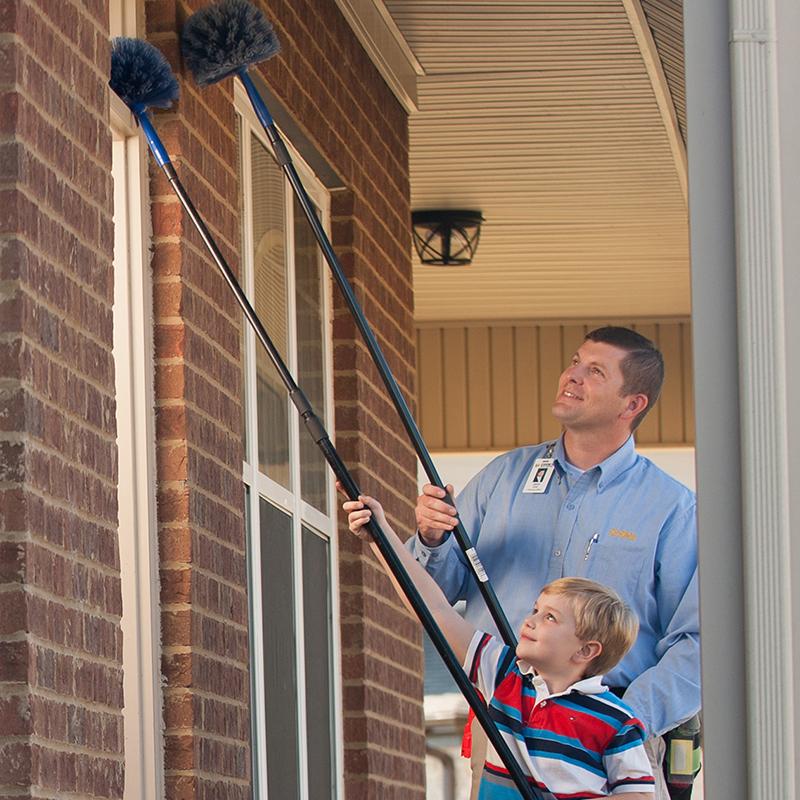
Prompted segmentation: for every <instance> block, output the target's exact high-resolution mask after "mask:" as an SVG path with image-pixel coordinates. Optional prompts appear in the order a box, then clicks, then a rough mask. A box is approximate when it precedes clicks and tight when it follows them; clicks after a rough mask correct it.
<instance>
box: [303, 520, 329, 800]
mask: <svg viewBox="0 0 800 800" xmlns="http://www.w3.org/2000/svg"><path fill="white" fill-rule="evenodd" d="M329 549H330V545H329V543H328V540H327V539H324V538H323V537H321V536H318V535H317V534H316V533H314V531H312V530H310V529H309V528H306V527H305V526H304V527H303V609H304V610H303V622H304V626H303V628H304V644H305V667H306V736H307V740H308V798H309V800H328V799H329V798H334V797H335V796H336V784H335V781H334V777H333V775H334V773H333V742H334V739H333V731H332V728H333V686H332V680H331V663H332V654H331V649H332V641H331V625H332V619H331V603H330V591H331V588H330V572H329V569H328V567H329V558H330V556H329Z"/></svg>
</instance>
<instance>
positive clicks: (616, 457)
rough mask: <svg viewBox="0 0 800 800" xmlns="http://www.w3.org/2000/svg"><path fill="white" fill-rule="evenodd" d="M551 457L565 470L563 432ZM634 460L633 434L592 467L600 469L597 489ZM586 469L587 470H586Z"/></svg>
mask: <svg viewBox="0 0 800 800" xmlns="http://www.w3.org/2000/svg"><path fill="white" fill-rule="evenodd" d="M553 458H555V460H556V461H557V462H558V465H559V467H560V468H561V470H562V471H566V466H565V465H566V464H567V463H568V462H567V454H566V451H565V450H564V434H561V436H560V437H559V439H558V441H557V442H556V447H555V450H554V451H553ZM635 461H636V449H635V447H634V442H633V435H631V436H629V437H628V438H627V439H626V440H625V444H623V445H622V447H620V448H619V449H618V450H615V451H614V452H613V453H612V454H611V455H610V456H609V457H608V458H607V459H606V460H605V461H601V462H600V463H599V464H597V465H596V466H594V467H592V469H597V470H600V475H601V477H600V480H599V481H598V483H597V491H598V492H602V491H603V489H605V487H606V486H608V485H609V484H610V483H611V482H612V481H614V480H615V479H616V478H617V476H619V475H621V474H622V473H623V472H625V470H627V469H629V468H630V467H632V466H633V464H634V462H635ZM587 471H588V470H587Z"/></svg>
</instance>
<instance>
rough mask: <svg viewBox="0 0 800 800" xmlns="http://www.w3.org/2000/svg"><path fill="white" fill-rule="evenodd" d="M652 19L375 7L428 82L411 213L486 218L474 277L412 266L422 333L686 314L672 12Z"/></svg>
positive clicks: (419, 4) (418, 128)
mask: <svg viewBox="0 0 800 800" xmlns="http://www.w3.org/2000/svg"><path fill="white" fill-rule="evenodd" d="M648 6H649V7H650V9H651V10H652V7H653V6H658V4H657V3H655V2H653V1H652V0H651V1H650V2H646V3H645V4H644V5H642V3H641V2H640V0H584V2H576V1H575V0H562V1H561V2H556V1H554V0H549V1H548V2H545V0H539V1H538V2H537V1H536V0H533V1H532V0H516V2H514V1H513V0H512V1H507V2H433V1H432V0H385V7H386V9H387V10H388V11H389V13H390V14H391V16H392V19H393V20H394V22H395V23H396V25H397V27H398V28H399V30H400V32H401V33H402V35H403V37H404V38H405V40H406V41H407V43H408V45H409V46H410V48H411V50H412V51H413V53H414V55H415V56H416V58H417V59H418V61H419V63H420V64H421V66H422V69H423V70H424V73H425V74H424V75H422V76H420V77H419V78H418V80H417V92H418V107H419V111H418V112H416V113H414V114H412V115H411V118H410V161H411V199H412V208H415V209H423V208H439V207H442V208H471V209H477V210H480V211H481V212H482V213H483V215H484V217H485V218H486V222H485V224H484V227H483V232H482V234H481V241H480V247H479V249H478V254H477V258H476V259H475V261H474V262H473V264H472V265H471V266H469V267H461V268H458V267H455V268H444V267H423V266H421V265H420V264H418V263H417V264H415V272H414V282H415V302H416V312H415V313H416V318H417V319H418V320H419V321H429V320H437V321H447V320H498V319H503V320H509V319H530V318H535V319H547V318H559V319H564V318H585V317H592V318H597V317H605V316H607V317H614V318H619V317H658V316H670V317H675V316H683V315H686V314H688V313H689V310H690V300H689V264H688V229H687V209H686V202H685V197H684V191H683V189H682V183H681V178H683V179H684V181H685V150H682V148H683V138H682V136H681V131H680V127H679V123H678V121H677V119H676V114H675V106H674V104H673V102H672V94H671V92H670V84H671V83H673V85H675V83H676V82H677V83H678V84H679V83H680V80H679V78H678V79H677V80H676V78H675V74H676V71H677V72H678V73H679V72H680V68H681V66H682V65H681V64H680V63H677V64H676V54H675V48H674V45H675V42H676V34H675V29H676V18H675V14H674V13H670V11H672V12H674V9H675V2H674V0H668V2H666V4H664V5H663V10H664V13H662V14H661V15H660V16H658V15H657V16H658V19H657V20H656V23H658V24H660V26H661V28H660V29H659V30H656V29H651V28H650V26H649V25H648V22H647V17H646V12H647V10H648ZM677 8H678V17H677V20H678V30H679V21H680V13H679V11H680V7H679V6H677ZM654 34H658V36H657V37H656V36H655V35H654ZM657 38H658V39H659V40H661V41H666V42H668V43H669V44H670V47H671V49H670V53H669V56H670V59H669V61H668V63H667V67H668V69H667V70H666V71H665V69H664V64H663V63H662V61H661V59H660V56H659V53H658V50H657V49H656V44H655V42H656V39H657ZM677 41H678V44H679V34H678V38H677ZM677 58H678V59H680V52H679V48H678V55H677ZM681 88H682V84H681ZM670 115H671V117H670ZM670 119H671V120H672V122H670ZM680 122H683V120H682V119H681V120H680ZM681 157H682V158H683V159H684V161H683V166H681Z"/></svg>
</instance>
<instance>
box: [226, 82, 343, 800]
mask: <svg viewBox="0 0 800 800" xmlns="http://www.w3.org/2000/svg"><path fill="white" fill-rule="evenodd" d="M234 101H235V108H236V111H237V113H238V114H239V115H240V117H241V120H242V123H243V124H242V151H241V171H242V177H241V179H242V183H243V186H244V187H247V186H248V185H249V183H250V176H251V169H252V167H251V163H250V148H249V136H250V134H251V133H252V134H254V135H255V136H256V137H257V138H258V139H259V140H260V141H261V143H262V144H263V145H264V146H265V147H266V148H267V150H269V151H270V152H272V147H271V146H270V144H269V141H268V140H267V138H266V136H265V134H264V132H263V129H262V127H261V125H260V123H259V121H258V119H257V117H256V115H255V113H254V112H253V110H252V107H251V105H250V101H249V100H248V98H247V93H246V92H245V90H244V87H243V86H242V84H241V82H240V81H238V80H237V81H235V84H234ZM286 145H287V148H288V149H289V152H290V154H291V157H292V161H293V164H294V166H295V169H296V170H297V172H298V174H299V176H300V178H301V180H302V182H303V185H304V186H305V188H306V191H307V192H308V194H309V197H310V198H311V200H312V201H313V202H314V204H315V205H316V206H317V208H319V209H320V211H321V214H322V224H323V227H324V228H326V232H329V220H330V196H329V194H328V192H327V191H326V190H325V189H324V187H323V186H322V184H321V183H320V182H319V180H318V179H317V178H316V176H315V175H314V173H313V172H312V170H311V169H310V168H309V167H308V165H307V164H306V163H305V161H304V160H303V159H302V157H301V156H300V155H299V154H298V153H297V152H296V151H295V150H294V148H292V146H291V144H290V143H289V142H287V143H286ZM284 182H285V186H286V193H287V194H286V197H287V200H291V199H292V198H291V192H292V189H291V186H290V185H289V183H288V180H287V179H286V178H285V176H284ZM242 197H243V204H244V208H243V216H244V219H243V227H242V230H243V241H244V242H245V246H244V247H243V251H244V252H243V253H242V259H241V263H242V270H241V274H242V284H243V288H244V290H245V292H246V294H247V295H248V297H251V298H252V297H253V294H254V274H253V267H252V256H251V253H250V243H251V242H252V238H253V232H252V197H251V196H250V193H249V191H247V189H246V188H245V190H244V191H243V192H242ZM292 223H293V219H292V203H291V202H287V219H286V231H287V237H288V240H287V241H288V246H287V253H292V252H293V251H294V248H293V246H292V245H293V224H292ZM325 270H326V267H323V274H325V275H326V279H325V280H323V301H324V302H323V330H325V331H326V332H327V335H326V336H324V337H323V341H324V347H325V351H324V359H325V398H326V402H325V413H324V415H322V416H321V419H322V422H323V424H324V425H325V428H326V430H327V431H328V433H329V434H330V436H331V438H333V368H332V365H333V336H332V330H331V327H332V319H331V308H332V298H331V288H332V287H331V281H330V280H329V279H327V272H326V271H325ZM294 288H295V287H294V271H293V270H290V271H289V275H288V281H287V286H286V291H287V295H288V296H289V297H293V296H294ZM243 324H245V325H246V323H244V322H243ZM287 327H288V329H289V330H290V331H294V330H295V329H296V325H295V314H294V304H290V308H289V316H288V318H287ZM244 342H245V347H244V352H243V363H244V365H245V392H247V394H248V396H251V397H252V398H254V396H255V390H254V388H253V387H252V386H250V385H249V383H250V381H252V378H253V376H255V375H256V349H255V348H256V347H260V346H261V345H260V344H259V343H257V342H256V341H255V337H254V335H253V334H252V332H251V331H249V330H246V335H245V337H244ZM288 344H289V352H288V358H287V362H288V365H289V367H290V370H291V371H292V374H293V375H295V376H296V370H295V368H294V367H293V365H294V364H296V352H295V350H296V339H295V336H294V335H292V336H290V337H289V343H288ZM247 407H248V416H247V419H246V421H245V424H246V425H247V428H248V430H249V431H256V430H257V427H256V425H257V408H256V403H255V402H254V401H251V402H250V403H248V405H247ZM315 411H316V412H320V409H315ZM300 426H301V423H300V420H299V416H298V414H297V413H296V411H295V410H294V408H290V411H289V429H290V439H289V449H290V456H289V457H290V463H291V464H292V465H293V466H292V486H295V487H299V486H300V474H299V458H298V454H297V452H296V444H297V442H299V437H301V436H305V435H307V434H306V432H305V431H304V430H300ZM248 451H249V452H248V453H247V455H246V457H245V461H244V463H243V468H242V479H243V481H244V483H245V484H246V485H247V486H248V487H249V488H250V492H249V503H250V508H249V516H250V526H251V542H250V557H251V564H252V569H251V587H252V588H253V591H252V592H251V625H252V631H251V643H252V644H251V646H252V647H253V648H254V651H255V652H256V653H259V652H262V651H263V645H264V643H263V635H262V630H263V627H262V625H263V608H262V605H261V596H260V592H259V591H256V590H255V589H256V587H257V586H258V580H257V579H256V576H257V575H259V574H260V563H261V542H260V535H259V527H258V520H259V500H260V498H261V497H263V498H264V499H265V500H267V501H268V502H270V503H272V504H274V505H275V506H277V507H279V508H281V509H282V510H284V511H286V512H287V513H288V514H290V515H291V516H292V518H293V519H295V517H299V519H296V520H295V522H294V524H295V530H297V531H299V530H300V525H302V524H307V525H308V526H309V527H311V528H313V529H315V530H317V531H321V532H322V533H323V534H324V535H325V536H327V538H328V542H329V547H328V552H329V559H330V560H329V570H330V580H331V597H330V602H331V615H332V619H333V623H332V625H331V644H332V650H333V662H334V668H333V669H332V670H331V673H332V674H331V686H332V690H333V740H334V752H333V754H332V757H333V759H334V769H333V780H334V781H335V785H336V796H337V797H339V798H344V780H343V765H344V747H343V728H342V711H341V709H342V683H341V674H340V670H339V669H336V668H335V665H336V664H337V663H338V662H339V659H340V655H341V638H340V631H339V624H338V621H339V617H340V614H339V570H338V558H337V553H338V547H337V505H336V492H335V487H334V479H333V476H332V474H331V473H330V471H328V473H327V478H328V509H327V511H328V514H327V516H326V515H324V514H321V513H320V512H319V511H318V510H317V509H315V508H313V507H312V506H311V505H309V504H308V503H305V502H304V501H303V500H302V498H300V497H297V496H296V495H295V493H294V492H291V491H289V490H287V489H286V488H285V487H283V486H281V485H280V484H278V483H277V482H275V481H273V480H271V479H270V478H269V477H268V476H267V475H265V474H263V473H262V472H260V471H259V469H258V442H257V439H256V437H255V436H253V435H252V434H251V435H250V436H249V437H248ZM293 547H294V552H293V556H294V557H293V563H294V570H295V574H294V581H295V586H296V587H302V574H301V564H302V554H301V548H302V538H301V537H300V536H294V537H293ZM257 567H258V568H257ZM296 602H297V605H296V609H295V610H296V625H297V636H296V643H297V650H296V652H295V662H296V666H297V673H296V680H297V686H298V688H299V689H301V690H302V689H303V688H304V687H305V665H304V658H303V651H302V646H303V641H304V630H303V607H302V603H303V597H302V591H299V592H298V593H297V596H296ZM253 663H254V674H253V678H252V685H253V701H252V703H251V708H252V713H253V715H254V719H255V726H256V728H257V730H258V731H259V732H263V731H265V730H266V712H265V689H264V673H263V669H262V666H261V664H262V660H261V659H258V658H256V659H254V660H253ZM304 696H305V695H304V692H303V691H301V692H300V702H299V704H298V709H297V713H298V726H299V735H300V738H301V746H300V748H299V753H300V763H299V771H300V788H301V796H300V798H298V800H306V798H307V796H308V786H307V784H306V780H305V776H306V774H307V763H306V748H305V747H303V746H302V741H303V740H304V739H305V725H306V708H305V702H304ZM253 744H254V749H253V754H252V761H253V782H254V790H255V786H256V782H258V789H259V796H261V797H266V796H267V786H266V785H265V783H266V780H265V779H266V776H267V768H268V764H267V753H266V747H265V746H264V737H263V735H261V736H259V737H258V738H257V740H256V741H255V742H254V743H253Z"/></svg>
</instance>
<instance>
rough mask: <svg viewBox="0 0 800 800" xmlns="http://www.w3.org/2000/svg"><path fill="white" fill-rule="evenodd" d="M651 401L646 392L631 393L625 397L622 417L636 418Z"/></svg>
mask: <svg viewBox="0 0 800 800" xmlns="http://www.w3.org/2000/svg"><path fill="white" fill-rule="evenodd" d="M649 402H650V401H649V400H648V399H647V395H646V394H629V395H628V396H627V397H626V398H625V410H624V411H623V412H622V413H621V414H620V419H635V418H636V417H638V416H639V414H641V413H642V411H644V410H645V409H646V408H647V405H648V403H649Z"/></svg>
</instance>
